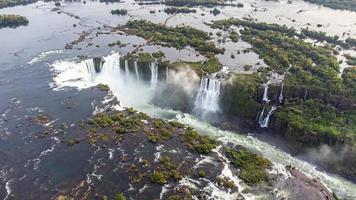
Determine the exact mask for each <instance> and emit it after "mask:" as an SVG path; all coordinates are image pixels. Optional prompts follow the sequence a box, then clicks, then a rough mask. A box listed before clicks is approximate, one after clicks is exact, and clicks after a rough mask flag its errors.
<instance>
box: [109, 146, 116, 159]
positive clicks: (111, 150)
mask: <svg viewBox="0 0 356 200" xmlns="http://www.w3.org/2000/svg"><path fill="white" fill-rule="evenodd" d="M114 152H115V149H111V148H110V149H109V159H110V160H112V159H113V158H114Z"/></svg>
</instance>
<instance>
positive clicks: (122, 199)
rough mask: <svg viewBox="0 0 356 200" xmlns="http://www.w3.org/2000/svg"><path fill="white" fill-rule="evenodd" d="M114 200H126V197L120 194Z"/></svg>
mask: <svg viewBox="0 0 356 200" xmlns="http://www.w3.org/2000/svg"><path fill="white" fill-rule="evenodd" d="M114 200H126V197H125V196H124V194H123V193H119V194H118V195H117V196H116V197H115V199H114Z"/></svg>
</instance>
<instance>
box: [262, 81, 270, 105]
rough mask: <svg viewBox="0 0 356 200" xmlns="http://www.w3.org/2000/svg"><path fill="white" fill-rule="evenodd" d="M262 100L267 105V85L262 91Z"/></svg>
mask: <svg viewBox="0 0 356 200" xmlns="http://www.w3.org/2000/svg"><path fill="white" fill-rule="evenodd" d="M262 100H263V101H264V102H266V103H269V102H270V100H269V99H268V84H267V85H265V88H264V91H263V97H262Z"/></svg>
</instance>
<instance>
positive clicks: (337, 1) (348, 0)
mask: <svg viewBox="0 0 356 200" xmlns="http://www.w3.org/2000/svg"><path fill="white" fill-rule="evenodd" d="M305 1H308V2H311V3H316V4H319V5H323V6H326V7H329V8H334V9H342V10H351V11H356V1H354V0H305Z"/></svg>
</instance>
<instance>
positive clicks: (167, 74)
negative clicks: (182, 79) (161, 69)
mask: <svg viewBox="0 0 356 200" xmlns="http://www.w3.org/2000/svg"><path fill="white" fill-rule="evenodd" d="M168 76H169V69H168V67H166V80H168Z"/></svg>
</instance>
